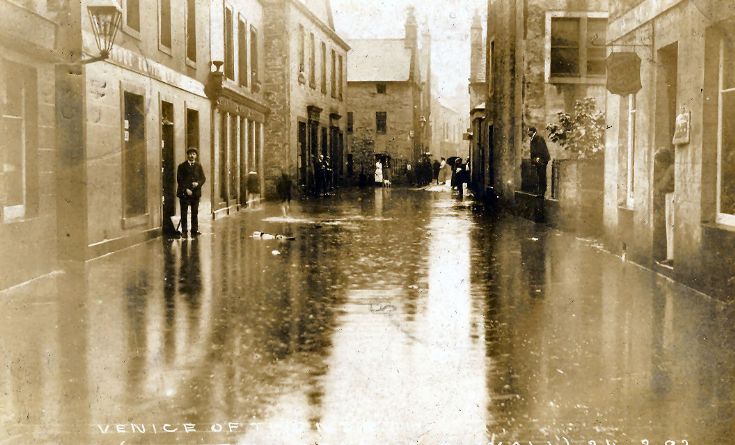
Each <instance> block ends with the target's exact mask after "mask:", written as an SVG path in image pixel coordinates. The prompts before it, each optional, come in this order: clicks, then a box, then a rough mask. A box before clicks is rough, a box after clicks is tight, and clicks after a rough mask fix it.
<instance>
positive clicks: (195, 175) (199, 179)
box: [176, 147, 207, 236]
mask: <svg viewBox="0 0 735 445" xmlns="http://www.w3.org/2000/svg"><path fill="white" fill-rule="evenodd" d="M198 157H199V152H198V151H197V149H196V148H194V147H189V149H188V150H186V161H184V162H182V163H181V164H179V167H178V168H177V169H176V184H177V189H176V196H178V197H179V204H180V206H181V233H182V235H183V236H187V235H188V233H187V227H188V224H187V220H186V219H187V218H186V216H187V213H188V210H189V207H191V235H192V236H198V235H200V233H199V217H198V216H199V199H200V198H201V197H202V185H204V182H205V181H206V180H207V179H206V178H205V176H204V169H202V164H200V163H198V162H197V158H198Z"/></svg>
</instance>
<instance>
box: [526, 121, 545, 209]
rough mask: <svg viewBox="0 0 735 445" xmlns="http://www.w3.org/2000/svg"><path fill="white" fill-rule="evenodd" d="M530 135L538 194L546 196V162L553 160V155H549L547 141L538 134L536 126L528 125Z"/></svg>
mask: <svg viewBox="0 0 735 445" xmlns="http://www.w3.org/2000/svg"><path fill="white" fill-rule="evenodd" d="M528 137H529V139H530V140H531V162H533V163H534V164H535V165H536V175H537V176H538V194H539V195H541V196H544V195H545V194H546V164H548V163H549V161H550V160H551V156H549V149H548V148H547V147H546V141H545V140H544V138H543V137H541V136H540V135H538V133H537V131H536V127H528Z"/></svg>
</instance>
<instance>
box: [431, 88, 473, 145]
mask: <svg viewBox="0 0 735 445" xmlns="http://www.w3.org/2000/svg"><path fill="white" fill-rule="evenodd" d="M466 121H467V119H465V117H464V115H462V114H460V113H459V112H457V111H455V110H453V109H452V108H450V107H449V106H447V105H444V104H443V103H442V102H441V100H438V99H434V101H433V104H432V107H431V154H432V158H433V159H439V158H441V157H444V158H449V157H451V156H459V157H461V158H462V159H464V160H466V159H467V142H466V141H464V140H463V139H462V134H463V133H464V132H465V131H467V123H466Z"/></svg>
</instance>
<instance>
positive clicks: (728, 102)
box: [717, 33, 735, 225]
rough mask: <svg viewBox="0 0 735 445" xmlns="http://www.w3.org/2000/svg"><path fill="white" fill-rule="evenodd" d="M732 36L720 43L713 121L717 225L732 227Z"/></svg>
mask: <svg viewBox="0 0 735 445" xmlns="http://www.w3.org/2000/svg"><path fill="white" fill-rule="evenodd" d="M734 37H735V35H733V34H731V33H724V35H723V37H722V39H721V41H720V63H719V69H720V73H719V84H718V89H719V98H718V99H719V111H718V119H717V123H718V125H717V127H718V129H717V222H719V223H722V224H727V225H735V43H733V42H734V40H733V38H734Z"/></svg>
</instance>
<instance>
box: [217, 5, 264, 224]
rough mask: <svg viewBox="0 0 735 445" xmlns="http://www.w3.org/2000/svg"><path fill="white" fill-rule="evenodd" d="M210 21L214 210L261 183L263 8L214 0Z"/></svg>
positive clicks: (243, 199)
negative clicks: (217, 77)
mask: <svg viewBox="0 0 735 445" xmlns="http://www.w3.org/2000/svg"><path fill="white" fill-rule="evenodd" d="M212 24H213V25H214V26H212V31H211V32H212V42H211V43H212V59H213V60H218V61H222V62H223V66H222V69H221V71H222V73H223V76H222V79H223V80H222V86H223V88H222V93H221V96H220V97H219V98H218V100H217V102H216V108H215V110H213V120H212V123H213V125H214V131H213V133H212V134H213V135H214V138H213V140H212V149H211V154H212V169H211V172H212V174H211V185H212V190H213V193H212V199H213V201H212V202H213V211H214V213H215V215H217V214H224V213H227V212H228V211H232V210H236V209H237V208H239V207H240V206H241V205H245V204H246V203H247V202H248V200H252V198H253V196H254V195H257V194H259V193H260V189H261V188H262V186H263V145H264V143H263V137H264V135H263V124H264V122H265V116H266V114H267V107H266V105H265V100H264V99H263V88H262V85H261V82H262V81H263V80H262V78H263V69H262V66H263V62H262V60H263V56H262V54H263V40H264V39H263V30H264V28H263V8H262V6H261V4H260V3H259V2H251V1H246V0H233V1H228V2H225V3H222V2H214V3H212Z"/></svg>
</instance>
